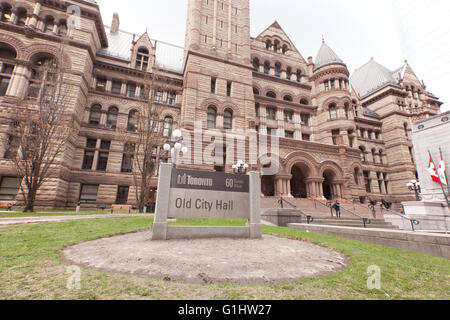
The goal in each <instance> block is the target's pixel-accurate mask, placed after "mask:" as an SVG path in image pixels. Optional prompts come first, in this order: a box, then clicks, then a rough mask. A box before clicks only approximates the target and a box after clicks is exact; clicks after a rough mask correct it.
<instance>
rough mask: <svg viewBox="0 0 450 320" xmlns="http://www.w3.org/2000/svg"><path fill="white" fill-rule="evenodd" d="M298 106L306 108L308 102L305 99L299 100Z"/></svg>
mask: <svg viewBox="0 0 450 320" xmlns="http://www.w3.org/2000/svg"><path fill="white" fill-rule="evenodd" d="M300 104H302V105H305V106H307V105H309V102H308V100H307V99H301V100H300Z"/></svg>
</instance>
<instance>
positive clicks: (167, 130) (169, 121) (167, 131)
mask: <svg viewBox="0 0 450 320" xmlns="http://www.w3.org/2000/svg"><path fill="white" fill-rule="evenodd" d="M172 128H173V118H172V117H166V118H165V119H164V131H163V136H164V137H170V136H171V135H172Z"/></svg>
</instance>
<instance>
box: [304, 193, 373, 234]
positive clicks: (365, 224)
mask: <svg viewBox="0 0 450 320" xmlns="http://www.w3.org/2000/svg"><path fill="white" fill-rule="evenodd" d="M311 196H312V194H308V197H309V199H310V200H313V201H314V203H319V204H321V205H323V206H326V207H328V208H330V210H331V216H333V206H332V204H331V202H329V203H327V204H324V203H322V201H320V200H317V199H316V198H313V197H311ZM340 208H341V210H343V211H346V212H348V213H350V214H352V215H354V216H355V217H358V218H360V219H361V220H362V221H363V225H364V228H366V227H367V225H368V224H371V223H372V220H371V219H368V218H364V217H362V216H360V215H359V214H357V213H356V212H353V211H350V210H348V209H346V208H345V207H343V206H342V205H340Z"/></svg>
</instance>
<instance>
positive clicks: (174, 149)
mask: <svg viewBox="0 0 450 320" xmlns="http://www.w3.org/2000/svg"><path fill="white" fill-rule="evenodd" d="M182 137H183V134H182V132H181V130H179V129H177V130H175V131H174V132H173V133H172V141H170V140H168V141H166V143H165V144H164V146H163V149H164V151H169V150H170V152H171V154H172V162H173V164H172V165H173V167H174V168H175V169H176V167H177V156H178V153H179V152H180V151H181V152H183V153H186V152H187V151H188V148H187V147H186V146H183V145H182V143H181V138H182Z"/></svg>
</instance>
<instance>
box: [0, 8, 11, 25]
mask: <svg viewBox="0 0 450 320" xmlns="http://www.w3.org/2000/svg"><path fill="white" fill-rule="evenodd" d="M11 16H12V10H11V6H10V5H9V4H7V3H4V4H2V5H1V17H0V20H1V21H2V22H9V21H10V20H11Z"/></svg>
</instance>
